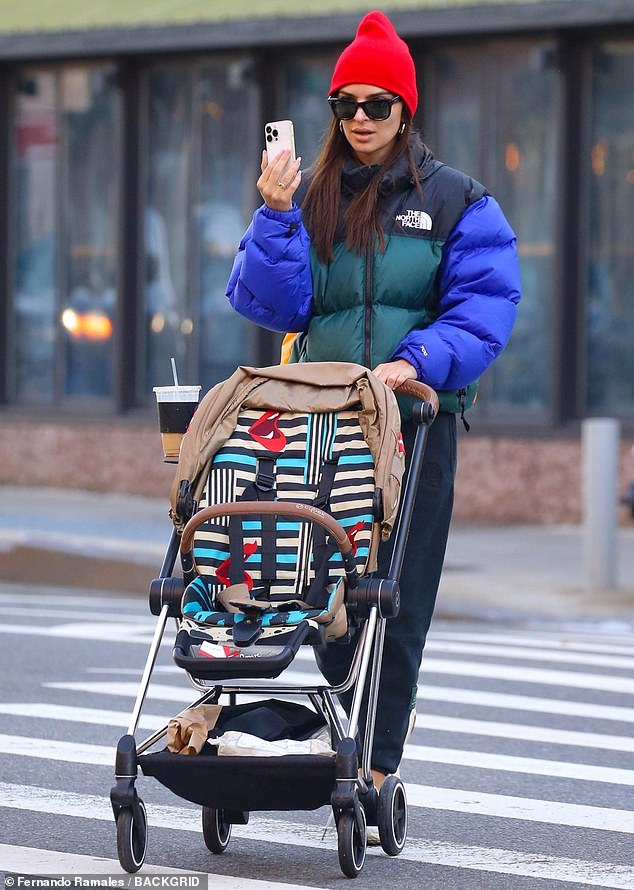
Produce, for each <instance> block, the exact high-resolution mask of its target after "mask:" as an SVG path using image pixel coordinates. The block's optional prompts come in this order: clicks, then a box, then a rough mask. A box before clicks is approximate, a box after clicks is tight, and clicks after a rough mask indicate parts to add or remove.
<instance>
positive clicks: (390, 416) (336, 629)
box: [110, 363, 438, 877]
mask: <svg viewBox="0 0 634 890" xmlns="http://www.w3.org/2000/svg"><path fill="white" fill-rule="evenodd" d="M399 396H402V397H403V398H409V399H410V401H411V402H413V407H412V414H413V417H414V420H415V422H416V423H417V425H418V426H417V434H416V439H415V444H414V447H413V452H412V454H411V459H410V464H409V472H408V474H407V479H406V484H405V489H404V493H403V498H402V503H401V506H400V515H399V518H398V522H396V520H397V513H398V510H399V502H400V501H401V498H400V488H401V477H402V475H403V472H404V455H403V448H402V440H401V438H400V434H399V423H400V421H399V410H398V406H397V402H396V397H395V396H394V394H393V393H392V391H391V390H390V389H388V388H387V387H386V386H384V385H383V384H382V383H381V382H380V381H378V380H377V378H376V377H374V375H372V374H371V373H369V372H368V371H367V370H366V369H365V368H362V367H360V366H358V365H349V364H344V363H328V364H304V365H291V366H280V367H275V368H264V369H252V368H239V369H238V370H237V371H236V373H235V374H234V375H233V376H232V377H231V378H229V380H227V381H224V383H221V384H218V386H217V387H214V389H212V390H211V391H210V392H209V393H208V394H207V395H206V396H205V398H204V399H203V400H202V402H201V404H200V405H199V407H198V409H197V411H196V413H195V415H194V419H193V420H192V423H191V425H190V428H189V430H188V432H187V434H186V435H185V437H184V439H183V443H182V446H181V453H180V459H179V466H178V469H177V473H176V478H175V480H174V485H173V487H172V492H171V501H172V511H171V515H172V519H173V521H174V526H175V527H174V530H173V532H172V537H171V540H170V543H169V545H168V548H167V552H166V554H165V557H164V560H163V565H162V567H161V571H160V576H159V578H157V579H155V580H154V581H152V582H151V584H150V595H149V599H150V609H151V611H152V613H153V614H154V615H157V616H158V620H157V625H156V630H155V633H154V637H153V640H152V643H151V646H150V651H149V653H148V656H147V660H146V664H145V669H144V672H143V676H142V679H141V683H140V687H139V692H138V695H137V699H136V702H135V705H134V709H133V712H132V715H131V718H130V724H129V727H128V732H127V734H126V735H124V736H123V737H122V738H121V739H120V741H119V744H118V747H117V755H116V764H115V778H116V784H115V786H114V787H113V788H112V791H111V794H110V798H111V802H112V807H113V810H114V815H115V820H116V827H117V848H118V855H119V860H120V862H121V865H122V867H123V868H124V869H126V871H128V872H135V871H138V869H139V868H141V866H142V864H143V862H144V859H145V854H146V848H147V819H146V812H145V806H144V804H143V802H142V800H141V799H140V797H139V796H138V793H137V790H136V787H135V783H136V780H137V777H138V768H139V767H141V770H142V771H143V773H144V775H146V776H154V777H155V778H157V779H158V780H159V781H160V782H161V783H162V784H163V785H165V786H166V787H168V788H170V789H171V790H172V791H174V792H175V793H176V794H177V795H178V796H180V797H182V798H185V799H187V800H189V801H192V802H194V803H197V804H199V805H201V806H202V830H203V837H204V840H205V843H206V845H207V847H208V849H209V850H210V851H212V852H214V853H222V852H223V851H224V850H225V849H226V847H227V844H228V843H229V839H230V835H231V827H232V825H233V824H246V823H247V822H248V818H249V813H250V812H253V811H263V810H312V809H316V808H318V807H321V806H324V805H330V806H331V807H332V811H333V814H334V819H335V824H336V829H337V839H338V853H339V863H340V866H341V869H342V871H343V873H344V874H345V875H347V876H348V877H356V876H357V875H358V874H359V872H360V871H361V869H362V867H363V864H364V861H365V853H366V826H367V825H368V824H370V825H376V826H377V827H378V832H379V838H380V841H381V846H382V847H383V850H384V851H385V852H386V853H387V854H388V855H391V856H395V855H398V853H400V852H401V850H402V849H403V846H404V844H405V840H406V835H407V800H406V795H405V789H404V787H403V783H402V782H401V780H400V778H399V777H398V776H388V777H387V778H386V779H385V781H384V782H383V784H382V786H381V789H380V791H379V792H377V790H376V788H375V787H374V785H373V782H372V773H371V769H370V759H371V751H372V743H373V736H374V723H375V715H376V707H377V697H378V689H379V680H380V673H381V661H382V654H383V640H384V633H385V622H386V620H388V619H389V618H390V617H392V616H394V615H396V614H397V613H398V609H399V588H398V579H399V575H400V571H401V568H402V564H403V558H404V552H405V545H406V542H407V536H408V531H409V525H410V518H411V514H412V509H413V504H414V499H415V494H416V488H417V484H418V479H419V475H420V469H421V465H422V460H423V454H424V449H425V442H426V437H427V431H428V429H429V426H430V424H431V423H432V421H433V419H434V416H435V413H436V411H437V408H438V398H437V396H436V393H435V392H434V391H433V390H432V389H430V388H429V387H427V386H426V385H424V384H421V383H417V382H414V381H407V382H406V383H405V384H404V385H403V387H401V389H400V390H399ZM395 523H396V532H395V542H394V548H393V551H392V558H391V564H390V570H389V573H388V577H387V578H377V577H376V576H375V574H374V572H375V569H376V551H377V548H378V543H379V540H380V539H381V538H382V539H383V540H385V539H386V538H387V537H388V536H389V534H390V532H391V530H392V527H393V525H394V524H395ZM179 551H180V559H181V566H182V573H181V572H178V573H176V574H175V573H174V567H175V564H176V560H177V556H178V555H179ZM170 617H171V618H174V619H175V620H176V625H177V632H176V639H175V643H174V648H173V658H174V661H175V662H176V664H177V665H178V666H179V667H181V668H183V670H184V671H185V672H186V673H187V675H188V677H189V679H190V681H191V682H192V684H193V685H194V687H196V688H197V689H198V690H199V691H200V693H201V695H200V696H199V697H198V698H197V699H196V701H194V702H192V705H191V706H190V708H189V709H187V710H186V711H184V712H182V714H183V715H186V714H188V713H189V714H191V713H192V712H194V713H200V709H201V708H202V709H203V710H205V709H206V707H207V706H210V705H211V706H216V707H215V709H214V714H215V715H216V717H217V718H218V722H217V725H216V726H215V729H214V731H210V733H209V736H210V738H209V741H208V742H205V743H204V744H203V746H202V749H201V750H200V753H198V754H196V755H195V756H184V755H183V754H182V753H177V752H176V751H175V750H174V749H173V748H172V749H170V748H169V746H168V748H167V749H165V748H163V749H162V750H157V746H158V743H159V742H161V741H162V740H165V739H166V738H168V737H169V733H168V731H169V729H170V725H169V724H167V725H166V726H165V727H164V728H163V729H161V730H160V731H158V732H156V733H154V734H153V735H151V736H150V737H149V738H147V739H146V740H144V741H143V742H141V743H140V744H137V743H136V740H135V737H134V736H135V732H136V730H137V726H138V722H139V718H140V714H141V709H142V707H143V703H144V700H145V697H146V693H147V690H148V686H149V683H150V679H151V675H152V671H153V668H154V664H155V661H156V658H157V654H158V651H159V646H160V644H161V640H162V638H163V635H164V632H165V628H166V624H167V621H168V619H169V618H170ZM355 638H356V640H357V643H356V648H355V650H354V656H353V659H352V663H351V667H350V671H349V673H348V676H347V678H346V679H345V681H344V682H343V683H342V684H340V685H339V686H330V685H327V684H325V683H324V684H315V685H311V686H305V685H291V684H289V685H280V684H279V683H277V684H269V685H266V683H264V684H263V683H262V681H266V680H273V679H275V678H277V677H278V676H279V675H280V674H281V673H282V672H283V671H284V670H285V669H286V668H287V667H288V666H289V665H290V664H291V663H292V661H293V659H294V658H295V656H296V654H297V652H298V651H299V649H300V647H301V646H315V645H332V646H336V645H339V644H340V643H341V642H347V641H350V640H351V639H355ZM249 681H257V682H256V683H253V682H249ZM346 692H348V693H350V695H351V706H350V709H349V714H348V715H347V717H346V718H343V717H342V716H341V712H340V710H339V708H338V706H337V697H338V696H340V695H342V694H343V693H346ZM270 694H274V695H276V696H281V697H282V703H281V704H280V701H279V700H278V699H273V700H270V699H269V700H263V701H258V702H256V706H255V707H253V705H252V704H251V705H249V704H247V705H246V706H245V705H241V704H237V696H247V697H248V700H249V701H251V700H252V699H253V696H254V695H255V696H261V695H270ZM223 696H224V698H223ZM297 696H302V697H304V696H305V697H306V698H307V700H308V704H309V707H304V706H302V705H296V704H295V699H296V698H297ZM226 699H228V704H222V702H224V701H225V700H226ZM285 702H287V703H288V707H290V708H295V711H293V713H292V714H291V715H290V718H291V719H290V723H289V724H288V725H289V726H290V729H289V730H288V732H286V729H285V728H283V729H282V730H281V731H280V730H279V727H278V728H277V729H276V730H275V731H277V732H278V735H277V738H284V737H286V738H289V737H290V738H291V739H293V726H295V729H297V723H298V722H299V724H302V731H303V732H304V735H302V736H301V738H302V739H303V740H304V741H308V742H309V744H310V740H309V739H308V738H307V734H306V733H307V732H308V734H310V731H311V730H324V729H325V730H326V734H327V737H328V742H329V744H328V745H326V751H325V752H324V751H323V750H320V751H319V753H305V752H311V751H312V750H313V749H312V748H310V747H307V748H303V747H301V745H300V746H299V748H297V747H295V748H293V747H291V751H292V752H293V753H281V754H280V753H274V754H271V752H270V751H267V752H266V753H267V756H259V753H258V751H257V750H256V751H255V752H254V751H252V750H251V749H249V753H248V754H246V755H245V754H243V753H241V752H240V751H238V752H236V750H235V747H234V748H231V747H230V746H229V747H227V749H226V750H227V751H228V752H230V753H224V752H223V749H222V747H221V745H222V743H223V739H227V738H229V736H230V735H231V732H228V733H225V734H222V726H223V725H224V726H225V727H231V726H234V727H242V728H244V726H245V725H246V726H247V727H248V728H249V731H250V733H251V734H252V735H254V736H256V737H257V736H259V735H260V733H259V731H258V728H259V727H260V726H262V727H263V726H264V724H265V723H266V724H267V725H268V724H269V723H272V724H275V725H276V726H277V724H278V723H279V722H280V713H279V712H280V709H281V711H282V712H284V703H285ZM203 706H204V707H203ZM276 707H277V712H276ZM271 709H272V720H268V719H267V716H266V715H267V714H268V713H269V711H271ZM297 709H301V710H302V713H299V714H298V712H297ZM262 714H264V715H265V716H264V718H262ZM219 715H221V716H219ZM282 716H284V714H283V715H282ZM306 718H307V720H306ZM176 719H177V720H178V718H176ZM245 719H246V721H247V722H246V724H245V722H244V720H245ZM249 719H250V720H251V723H250V724H249V722H248V721H249ZM241 721H242V722H241ZM258 721H259V722H258ZM286 725H287V724H286V723H284V721H283V720H282V726H283V727H286ZM219 727H220V728H219ZM280 732H281V734H279V733H280ZM219 734H220V735H219ZM263 735H265V734H264V733H263ZM275 737H276V736H272V738H275ZM322 737H323V732H322ZM265 738H266V735H265ZM293 741H295V742H296V740H295V739H294V740H293ZM263 744H264V745H265V744H266V741H265V740H263ZM151 749H153V750H151ZM298 751H299V753H297V752H298Z"/></svg>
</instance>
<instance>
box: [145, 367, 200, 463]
mask: <svg viewBox="0 0 634 890" xmlns="http://www.w3.org/2000/svg"><path fill="white" fill-rule="evenodd" d="M154 393H155V395H156V407H157V408H158V417H159V429H160V431H161V442H162V444H163V460H165V461H169V462H170V463H176V462H177V461H178V455H179V453H180V447H181V441H182V439H183V435H184V433H185V432H186V430H187V427H188V426H189V422H190V420H191V419H192V417H193V416H194V411H195V410H196V408H197V406H198V400H199V398H200V386H182V385H179V386H155V387H154Z"/></svg>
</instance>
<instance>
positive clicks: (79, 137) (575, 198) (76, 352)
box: [0, 0, 634, 521]
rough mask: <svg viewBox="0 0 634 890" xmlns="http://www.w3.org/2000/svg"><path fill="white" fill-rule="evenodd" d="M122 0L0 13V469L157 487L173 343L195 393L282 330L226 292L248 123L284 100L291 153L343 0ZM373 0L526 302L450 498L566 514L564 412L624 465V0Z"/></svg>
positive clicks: (631, 468)
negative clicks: (154, 0) (598, 426)
mask: <svg viewBox="0 0 634 890" xmlns="http://www.w3.org/2000/svg"><path fill="white" fill-rule="evenodd" d="M120 5H121V8H119V5H118V3H117V2H113V3H111V4H108V5H107V6H108V10H107V11H104V10H103V9H101V10H100V9H97V11H94V12H93V13H92V14H93V15H94V18H93V19H92V20H91V19H89V18H88V19H83V18H81V19H80V18H78V17H77V15H78V13H77V12H76V11H75V10H76V6H75V5H74V4H73V5H72V8H71V4H68V7H69V8H68V11H65V4H64V0H60V2H59V3H58V4H57V7H56V13H55V16H56V17H55V19H54V20H53V21H49V20H46V19H45V18H44V16H43V15H41V16H40V18H39V19H38V14H37V11H33V10H27V9H25V10H20V9H19V7H16V9H15V11H14V12H13V13H12V15H13V17H14V18H13V19H11V18H9V19H8V20H6V19H5V21H3V22H2V23H0V28H1V29H2V30H1V31H0V120H1V121H2V127H1V128H0V163H1V164H2V171H3V172H2V176H0V195H1V197H2V201H0V268H1V269H2V278H1V282H0V355H1V356H2V361H1V363H0V467H1V469H0V482H5V483H6V482H11V483H16V482H18V483H24V484H31V483H37V484H42V485H70V486H74V487H82V488H94V489H98V490H104V491H107V490H119V491H130V492H134V493H141V494H152V495H162V494H163V493H164V492H166V489H167V485H168V484H169V481H170V478H171V475H172V472H173V467H169V466H164V465H163V464H162V463H161V458H160V445H159V441H158V435H157V433H156V431H155V426H156V425H155V413H154V412H155V409H154V405H153V402H152V398H153V397H152V387H153V386H155V385H160V384H165V383H169V382H170V379H171V365H170V358H171V357H172V356H173V357H175V359H176V362H177V366H178V369H179V375H180V379H181V380H182V381H183V382H188V383H201V384H202V386H203V390H207V389H208V388H210V387H211V386H212V385H213V384H214V383H215V382H217V381H218V380H220V379H223V378H224V377H226V376H228V375H229V374H230V373H231V372H232V370H233V369H234V368H235V366H236V365H237V364H255V365H264V364H270V363H274V362H276V360H277V355H278V347H279V338H278V337H276V336H274V335H270V334H268V333H266V332H263V331H258V330H256V329H254V328H253V327H252V326H250V325H249V324H247V323H246V322H244V321H243V320H242V319H241V318H239V317H238V316H237V315H236V314H235V313H233V312H232V310H231V308H230V307H229V305H228V303H227V301H226V298H225V296H224V290H225V284H226V281H227V277H228V275H229V271H230V268H231V263H232V259H233V256H234V253H235V250H236V246H237V244H238V241H239V239H240V236H241V234H242V232H243V231H244V229H245V228H246V226H247V224H248V222H249V220H250V217H251V214H252V212H253V210H254V208H255V207H256V206H257V205H258V203H259V201H258V197H259V196H258V194H257V191H256V188H255V182H256V179H257V175H258V171H259V159H260V151H261V148H262V142H263V137H262V132H263V123H264V121H266V120H272V119H278V118H281V117H291V118H292V119H293V120H294V122H295V133H296V141H297V148H298V152H299V153H300V154H301V155H302V157H303V159H304V164H306V165H307V164H308V163H310V161H311V159H312V158H313V157H314V154H315V152H316V149H317V145H318V142H319V139H320V136H321V134H322V132H323V129H324V126H325V124H326V122H327V119H328V114H329V110H328V107H327V105H326V102H325V96H326V94H327V88H328V84H329V76H330V72H331V70H332V65H333V62H334V60H335V59H336V57H337V55H338V53H339V52H340V50H341V48H342V46H343V45H344V44H345V43H346V42H348V40H350V39H351V38H352V36H353V34H354V30H355V27H356V24H357V22H358V20H359V18H360V16H361V14H362V13H363V12H364V11H365V7H362V6H361V5H360V4H359V3H357V2H355V0H348V2H346V0H340V2H338V3H336V4H332V5H333V6H334V7H335V9H334V10H333V11H332V12H331V13H330V14H328V15H325V14H324V13H325V12H327V10H328V3H327V2H326V3H321V4H318V3H314V4H313V3H312V0H309V2H307V3H306V9H305V13H306V14H305V15H304V16H303V17H301V18H300V17H298V16H297V10H296V5H295V4H291V3H290V2H281V0H280V2H279V3H278V4H277V6H276V8H275V13H274V14H273V12H271V13H270V14H268V13H265V12H264V11H263V9H262V5H261V4H257V3H251V2H243V3H238V2H236V3H234V4H233V7H234V8H233V9H229V10H228V11H227V12H223V9H224V5H225V4H224V3H218V4H208V3H207V4H202V3H200V4H197V3H196V2H192V3H191V4H190V5H189V6H188V7H187V8H186V12H187V15H188V16H189V20H188V21H182V20H181V21H179V20H177V15H182V14H183V13H182V10H183V7H182V6H180V5H179V4H177V3H176V2H174V11H173V14H172V15H170V14H169V12H166V8H167V7H169V4H163V5H162V7H161V12H160V15H161V16H162V18H160V19H157V18H156V17H157V16H158V15H159V13H157V12H156V11H155V10H152V5H151V4H147V7H146V8H144V5H143V3H141V4H136V5H135V9H134V10H131V9H125V7H124V5H123V4H120ZM197 6H200V9H197ZM205 6H212V7H213V8H212V9H211V10H209V9H206V8H205ZM229 6H230V4H227V7H229ZM267 8H270V9H272V7H271V6H270V4H267ZM381 8H383V9H384V10H385V11H386V12H388V14H390V15H391V17H392V19H393V21H394V23H395V25H396V27H397V29H398V30H399V31H400V33H401V34H402V35H403V36H404V37H405V38H406V39H407V40H408V43H409V44H410V47H411V49H412V52H413V55H414V57H415V60H416V63H417V68H418V72H419V79H420V83H419V89H420V96H421V102H420V108H419V112H418V115H417V118H416V123H417V125H418V127H419V129H420V130H421V132H422V134H423V137H424V139H425V141H426V142H427V144H428V145H429V146H430V147H431V148H432V150H433V151H434V153H435V154H436V156H437V157H439V158H440V159H442V160H444V161H446V162H447V163H449V164H451V165H453V166H456V167H459V168H460V169H462V170H465V171H467V172H469V173H470V174H472V175H473V176H474V177H476V178H478V179H480V180H481V181H482V182H484V183H485V184H486V185H487V187H488V189H489V190H490V191H491V192H492V193H493V194H494V195H495V196H496V197H497V198H498V199H499V201H500V203H501V204H502V206H503V208H504V210H505V212H506V214H507V216H508V218H509V220H510V222H511V224H512V226H513V227H514V229H515V231H516V233H517V235H518V244H519V251H520V257H521V268H522V283H523V294H524V296H523V302H522V305H521V311H520V314H519V318H518V322H517V326H516V329H515V331H514V334H513V337H512V340H511V343H510V345H509V347H508V348H507V350H506V352H505V353H504V355H503V356H502V358H501V359H500V360H499V361H498V362H497V363H496V364H495V365H494V367H493V368H492V369H491V370H490V371H489V372H487V374H486V375H485V376H484V377H483V379H482V382H481V394H480V398H479V401H478V404H477V406H476V408H475V409H474V410H473V411H472V412H471V416H470V421H471V425H472V431H471V432H470V433H469V434H468V435H466V434H465V435H463V436H462V437H461V467H460V470H459V486H458V494H457V516H458V517H459V518H463V519H490V520H493V521H575V520H576V519H578V517H579V509H580V499H579V489H580V479H579V425H580V422H581V420H582V419H583V418H585V417H588V416H612V417H618V418H619V419H620V420H621V422H622V429H623V454H622V461H621V473H622V481H623V485H624V486H625V484H626V482H627V481H628V480H629V479H631V478H634V456H633V455H632V454H631V447H632V442H633V441H634V101H633V100H632V95H633V93H632V85H633V84H634V2H632V0H620V2H619V0H602V2H601V3H599V2H596V0H589V2H588V0H576V2H568V0H560V2H557V3H553V2H549V0H531V2H508V3H501V2H497V3H488V4H485V3H477V2H472V0H462V2H459V3H456V2H451V0H427V2H420V3H416V2H413V0H410V2H409V3H408V2H406V0H404V2H401V3H399V2H385V3H383V4H382V5H381ZM179 10H180V11H179ZM84 14H88V13H82V15H84ZM99 15H100V16H102V18H98V17H97V16H99ZM104 16H105V18H104Z"/></svg>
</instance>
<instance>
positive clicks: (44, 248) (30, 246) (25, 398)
mask: <svg viewBox="0 0 634 890" xmlns="http://www.w3.org/2000/svg"><path fill="white" fill-rule="evenodd" d="M55 93H56V84H55V77H54V75H53V74H52V73H50V72H47V71H29V70H24V71H22V72H21V73H20V77H19V79H18V85H17V94H16V144H15V158H16V174H17V175H16V207H17V220H16V260H15V283H14V296H13V299H14V307H15V338H14V357H15V395H16V398H17V399H19V400H20V401H22V402H35V403H37V402H50V401H51V400H52V399H53V393H54V377H55V375H54V370H55V330H56V319H57V312H56V294H55V169H56V163H57V156H58V137H57V118H56V107H55V106H56V101H55Z"/></svg>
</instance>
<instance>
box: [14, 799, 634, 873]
mask: <svg viewBox="0 0 634 890" xmlns="http://www.w3.org/2000/svg"><path fill="white" fill-rule="evenodd" d="M0 800H2V804H3V806H5V807H9V808H13V809H20V810H35V811H38V812H41V813H49V814H53V815H61V816H74V817H78V818H86V819H98V820H103V821H108V822H111V821H112V819H113V817H112V810H111V808H110V803H109V801H108V800H107V799H106V798H101V797H96V796H92V795H82V794H77V793H74V792H58V791H51V790H50V789H47V788H42V787H38V786H21V785H13V784H11V783H0ZM148 822H149V826H150V831H151V830H152V828H167V829H172V830H177V831H192V832H198V833H199V832H200V812H199V810H198V809H197V808H196V809H194V808H193V807H187V808H185V807H170V806H164V805H155V804H151V805H149V806H148ZM233 831H234V834H235V836H236V837H237V838H239V837H243V838H247V839H249V840H251V841H262V842H264V843H267V844H268V845H271V844H286V845H292V846H302V847H309V848H311V849H312V850H314V851H322V852H324V851H333V850H334V849H335V848H336V836H335V833H334V830H330V831H328V832H324V829H323V827H319V826H315V825H310V824H303V823H299V822H296V821H294V822H293V823H291V822H286V821H282V820H274V819H267V818H260V817H259V815H258V814H254V815H253V816H252V818H251V819H250V821H249V824H248V825H236V826H234V829H233ZM369 854H370V856H373V855H379V856H380V855H382V853H380V852H379V851H374V850H370V851H369ZM399 859H401V860H405V861H409V862H418V863H425V864H429V865H440V866H449V867H453V868H461V869H471V870H475V871H482V872H489V873H499V874H509V875H515V876H517V877H532V878H535V879H542V880H556V881H567V882H568V883H570V884H585V885H588V886H592V887H607V888H614V890H632V887H633V886H634V867H632V866H623V865H617V864H616V863H603V862H591V861H585V860H579V859H571V858H565V857H557V856H546V855H542V854H539V853H524V852H522V851H518V850H503V849H497V848H488V847H476V846H468V845H462V844H451V843H446V842H433V841H426V840H417V839H415V838H408V841H407V844H406V846H405V849H404V850H403V852H402V853H401V855H400V857H399ZM367 867H368V866H366V868H367Z"/></svg>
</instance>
